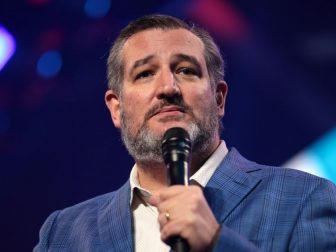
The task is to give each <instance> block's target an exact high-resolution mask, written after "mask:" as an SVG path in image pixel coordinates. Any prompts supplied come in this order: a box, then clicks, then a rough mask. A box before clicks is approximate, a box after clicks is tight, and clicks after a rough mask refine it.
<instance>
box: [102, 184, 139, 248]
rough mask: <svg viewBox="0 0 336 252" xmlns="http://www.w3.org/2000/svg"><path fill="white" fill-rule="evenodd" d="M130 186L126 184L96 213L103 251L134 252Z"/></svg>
mask: <svg viewBox="0 0 336 252" xmlns="http://www.w3.org/2000/svg"><path fill="white" fill-rule="evenodd" d="M130 190H131V189H130V185H129V181H127V182H126V184H124V185H123V186H122V187H121V188H120V189H119V190H117V191H115V193H114V195H113V196H114V197H111V200H110V201H109V202H107V203H106V205H104V206H102V207H101V208H100V209H101V211H100V213H98V216H99V217H98V228H99V233H100V238H101V240H102V244H103V246H102V248H103V251H125V252H127V251H130V252H131V251H134V246H133V228H132V214H131V210H130Z"/></svg>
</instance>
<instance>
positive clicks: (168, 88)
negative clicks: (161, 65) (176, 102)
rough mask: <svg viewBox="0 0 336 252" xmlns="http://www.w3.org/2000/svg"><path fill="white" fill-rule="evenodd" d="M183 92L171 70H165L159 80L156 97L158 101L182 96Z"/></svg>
mask: <svg viewBox="0 0 336 252" xmlns="http://www.w3.org/2000/svg"><path fill="white" fill-rule="evenodd" d="M180 95H181V90H180V87H179V85H178V84H177V81H176V79H175V76H174V73H172V72H171V71H170V70H163V71H161V73H160V74H159V78H158V79H157V91H156V96H157V98H158V99H163V98H169V97H175V96H180Z"/></svg>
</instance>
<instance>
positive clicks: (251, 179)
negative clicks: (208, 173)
mask: <svg viewBox="0 0 336 252" xmlns="http://www.w3.org/2000/svg"><path fill="white" fill-rule="evenodd" d="M260 170H261V168H260V166H259V165H258V164H256V163H254V162H251V161H249V160H247V159H245V158H244V157H242V156H241V155H240V154H239V152H238V151H237V150H236V149H234V148H232V150H230V152H229V153H228V154H227V155H226V157H225V158H224V159H223V161H222V163H221V164H220V166H219V167H218V168H217V170H216V171H215V173H214V174H213V176H212V177H211V179H210V181H209V182H208V184H207V185H206V187H205V188H204V195H205V197H206V199H207V201H208V204H209V206H210V208H211V209H212V211H213V213H214V215H215V217H216V219H217V221H218V222H220V223H223V222H224V221H225V219H226V218H227V217H228V216H229V214H230V213H231V212H232V211H233V210H234V209H235V208H236V207H237V205H238V204H239V203H240V202H241V201H242V200H243V199H244V198H246V197H247V196H248V194H249V193H251V192H252V191H253V190H254V188H256V186H257V185H258V183H259V182H260V181H261V179H260V177H259V176H258V175H257V174H258V171H260Z"/></svg>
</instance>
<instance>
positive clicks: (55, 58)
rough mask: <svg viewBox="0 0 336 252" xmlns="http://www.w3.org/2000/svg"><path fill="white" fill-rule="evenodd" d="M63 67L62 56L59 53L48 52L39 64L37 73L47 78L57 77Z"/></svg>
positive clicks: (43, 55)
mask: <svg viewBox="0 0 336 252" xmlns="http://www.w3.org/2000/svg"><path fill="white" fill-rule="evenodd" d="M61 67H62V56H61V54H60V53H59V52H58V51H53V50H52V51H48V52H45V53H44V54H42V55H41V57H40V59H39V60H38V62H37V73H38V74H39V75H40V76H42V77H45V78H51V77H54V76H56V75H57V74H58V73H59V71H60V70H61Z"/></svg>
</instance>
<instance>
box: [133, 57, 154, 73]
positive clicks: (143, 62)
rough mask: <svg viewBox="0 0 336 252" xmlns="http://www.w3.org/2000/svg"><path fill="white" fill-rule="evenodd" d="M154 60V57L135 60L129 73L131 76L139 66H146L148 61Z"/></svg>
mask: <svg viewBox="0 0 336 252" xmlns="http://www.w3.org/2000/svg"><path fill="white" fill-rule="evenodd" d="M153 58H154V55H153V54H151V55H148V56H147V57H145V58H143V59H139V60H136V61H135V62H134V64H133V66H132V67H131V70H130V73H131V74H132V73H133V71H134V70H135V69H137V68H138V67H140V66H143V65H146V64H147V63H148V62H149V61H151V60H152V59H153Z"/></svg>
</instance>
